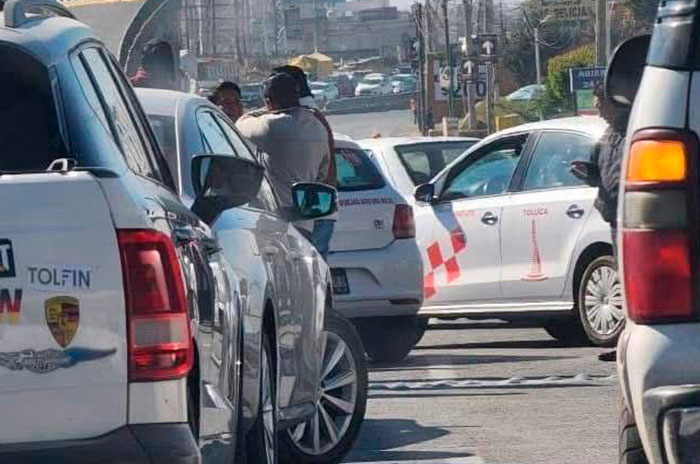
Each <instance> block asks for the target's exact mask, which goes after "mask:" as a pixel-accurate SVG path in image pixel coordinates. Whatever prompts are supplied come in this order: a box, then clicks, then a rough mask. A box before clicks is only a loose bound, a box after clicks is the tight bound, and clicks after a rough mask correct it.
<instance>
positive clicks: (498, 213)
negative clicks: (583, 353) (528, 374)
mask: <svg viewBox="0 0 700 464" xmlns="http://www.w3.org/2000/svg"><path fill="white" fill-rule="evenodd" d="M605 127H606V126H605V122H604V121H603V120H601V119H599V118H590V117H588V118H586V117H582V118H569V119H560V120H552V121H545V122H540V123H533V124H527V125H523V126H519V127H515V128H512V129H508V130H506V131H503V132H499V133H497V134H494V135H492V136H490V137H488V138H486V139H484V140H483V141H481V142H479V143H478V144H476V145H474V146H473V147H471V148H470V149H469V150H468V151H467V152H466V153H464V154H463V155H461V156H459V157H457V158H456V159H455V160H454V161H453V162H452V163H451V164H449V166H447V167H446V168H445V169H444V170H442V171H441V172H440V173H439V174H437V175H436V176H435V177H434V178H433V179H432V180H430V181H429V182H428V181H426V180H425V177H426V176H425V174H426V172H428V168H429V167H430V165H429V164H427V163H426V161H425V160H426V159H430V158H426V157H425V156H423V155H421V154H420V153H421V151H420V150H416V149H407V148H405V147H404V146H403V145H405V143H404V144H403V145H399V146H395V145H396V144H395V143H392V142H391V141H389V142H388V143H389V145H387V141H381V140H373V141H366V142H362V143H363V146H365V147H366V148H370V149H371V150H372V151H373V152H374V153H375V154H377V155H378V158H379V159H380V161H381V164H382V165H383V166H384V168H385V169H387V170H388V172H389V173H390V175H391V177H392V178H394V179H396V182H397V185H404V187H403V189H404V190H405V189H406V188H407V187H406V186H405V185H406V184H407V183H408V182H409V181H410V182H411V183H412V184H415V185H417V188H416V190H415V198H414V200H415V203H414V211H415V215H416V225H417V231H416V233H417V238H418V246H419V247H420V249H421V254H422V256H423V262H424V277H423V288H424V298H425V300H424V303H423V306H422V308H421V311H420V315H422V316H426V317H472V318H493V317H497V318H500V319H505V320H521V321H522V320H526V321H529V322H531V323H534V324H538V325H541V326H543V327H544V328H545V329H546V330H547V332H548V333H549V334H550V335H552V336H553V337H554V338H556V339H561V340H568V341H576V342H579V341H581V340H584V339H585V338H588V339H589V340H590V341H591V342H593V343H595V344H597V345H601V346H612V345H614V343H615V341H616V340H617V337H618V336H619V334H620V332H621V330H622V328H623V325H624V314H623V311H622V299H621V289H620V285H619V281H618V278H617V269H616V266H615V261H614V259H613V249H612V245H611V243H612V241H611V234H610V229H609V226H608V225H607V224H606V223H605V222H604V221H603V219H602V218H601V216H600V214H599V213H598V211H597V210H596V209H595V208H594V207H593V202H594V200H595V198H596V195H597V190H596V189H595V188H591V187H588V186H586V185H584V184H583V182H582V181H580V180H578V179H577V178H576V177H574V176H573V174H571V171H570V168H571V167H570V164H571V162H572V161H574V160H586V161H587V160H589V159H590V154H591V150H592V148H593V146H594V144H595V143H596V141H597V140H598V138H599V137H600V136H601V135H602V133H603V131H604V130H605ZM416 145H417V144H416ZM416 160H421V161H420V163H422V165H419V164H418V162H417V161H416ZM422 182H426V183H424V184H422Z"/></svg>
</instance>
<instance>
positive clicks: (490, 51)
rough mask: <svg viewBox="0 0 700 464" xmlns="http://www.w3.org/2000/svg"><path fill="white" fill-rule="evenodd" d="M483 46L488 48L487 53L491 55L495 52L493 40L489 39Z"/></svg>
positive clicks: (485, 48)
mask: <svg viewBox="0 0 700 464" xmlns="http://www.w3.org/2000/svg"><path fill="white" fill-rule="evenodd" d="M482 47H483V48H484V50H486V54H487V55H489V56H491V53H492V52H493V49H494V47H495V46H494V44H493V42H491V41H490V40H487V41H486V42H484V45H482Z"/></svg>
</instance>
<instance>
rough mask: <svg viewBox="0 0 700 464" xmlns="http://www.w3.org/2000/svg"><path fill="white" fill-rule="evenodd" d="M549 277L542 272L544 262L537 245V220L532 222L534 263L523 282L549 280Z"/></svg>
mask: <svg viewBox="0 0 700 464" xmlns="http://www.w3.org/2000/svg"><path fill="white" fill-rule="evenodd" d="M547 279H548V277H547V276H546V275H545V274H544V273H543V272H542V260H541V258H540V246H539V245H538V243H537V225H536V224H535V220H534V219H533V220H532V263H531V265H530V272H528V273H527V275H526V276H525V277H523V278H522V280H529V281H541V280H547Z"/></svg>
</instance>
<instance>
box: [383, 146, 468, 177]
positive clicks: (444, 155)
mask: <svg viewBox="0 0 700 464" xmlns="http://www.w3.org/2000/svg"><path fill="white" fill-rule="evenodd" d="M475 143H476V142H474V141H472V140H464V141H459V142H427V143H417V144H414V145H399V146H396V147H394V150H396V153H397V154H398V155H399V159H400V160H401V164H403V167H404V168H405V169H406V173H408V177H410V178H411V181H412V182H413V184H414V185H420V184H425V183H426V182H430V180H431V179H432V178H433V177H435V175H437V173H439V172H440V171H442V170H443V169H444V168H445V166H447V165H448V164H450V163H451V162H452V161H454V160H455V159H456V158H457V157H458V156H459V155H461V154H462V153H464V152H465V151H467V149H468V148H469V147H471V146H472V145H474V144H475Z"/></svg>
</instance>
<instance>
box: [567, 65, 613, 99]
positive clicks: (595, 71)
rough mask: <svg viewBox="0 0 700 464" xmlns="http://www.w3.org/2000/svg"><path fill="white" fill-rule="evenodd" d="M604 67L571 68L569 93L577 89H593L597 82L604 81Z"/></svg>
mask: <svg viewBox="0 0 700 464" xmlns="http://www.w3.org/2000/svg"><path fill="white" fill-rule="evenodd" d="M606 72H607V68H605V67H591V68H571V69H569V76H570V78H571V93H574V92H576V91H577V90H593V89H594V88H595V87H596V86H597V85H598V84H601V85H602V84H603V82H605V73H606Z"/></svg>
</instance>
